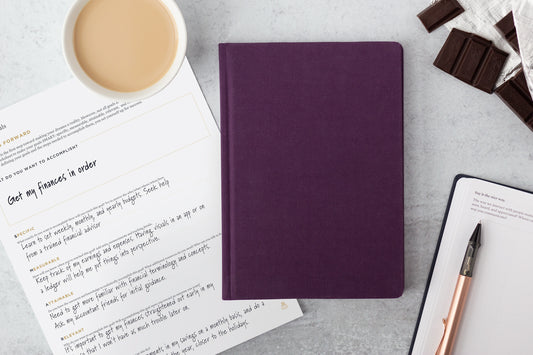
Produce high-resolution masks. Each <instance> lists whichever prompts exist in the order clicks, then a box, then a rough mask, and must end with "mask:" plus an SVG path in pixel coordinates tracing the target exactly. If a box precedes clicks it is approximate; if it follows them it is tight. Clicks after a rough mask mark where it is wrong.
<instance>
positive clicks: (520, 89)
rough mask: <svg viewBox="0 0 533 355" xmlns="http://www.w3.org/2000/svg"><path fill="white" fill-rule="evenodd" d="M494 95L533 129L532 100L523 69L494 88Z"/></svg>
mask: <svg viewBox="0 0 533 355" xmlns="http://www.w3.org/2000/svg"><path fill="white" fill-rule="evenodd" d="M496 95H498V96H499V97H500V98H501V99H502V100H503V102H505V104H506V105H507V106H509V108H510V109H511V110H513V112H514V113H515V114H516V115H517V116H518V117H519V118H520V119H521V120H522V121H523V122H524V123H525V124H526V125H527V126H528V127H529V129H531V130H533V100H532V99H531V94H530V93H529V89H528V87H527V82H526V77H525V75H524V72H523V70H520V71H519V72H518V73H517V74H516V75H515V76H514V77H512V78H511V79H509V80H507V81H506V82H504V83H503V84H502V85H500V86H499V87H498V88H497V89H496Z"/></svg>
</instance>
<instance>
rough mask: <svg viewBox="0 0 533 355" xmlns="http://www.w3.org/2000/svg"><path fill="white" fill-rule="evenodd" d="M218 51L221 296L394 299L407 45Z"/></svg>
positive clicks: (399, 288)
mask: <svg viewBox="0 0 533 355" xmlns="http://www.w3.org/2000/svg"><path fill="white" fill-rule="evenodd" d="M219 50H220V95H221V100H220V101H221V132H222V240H223V259H222V262H223V290H222V294H223V298H224V299H226V300H236V299H264V298H392V297H399V296H400V295H401V294H402V292H403V286H404V278H403V274H404V262H403V260H404V245H403V210H404V207H403V52H402V47H401V46H400V45H399V44H398V43H392V42H369V43H264V44H261V43H258V44H245V43H242V44H233V43H227V44H220V47H219Z"/></svg>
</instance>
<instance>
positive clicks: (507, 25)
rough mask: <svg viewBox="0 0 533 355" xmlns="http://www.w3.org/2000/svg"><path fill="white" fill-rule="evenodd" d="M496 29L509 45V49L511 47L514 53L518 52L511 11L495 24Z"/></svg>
mask: <svg viewBox="0 0 533 355" xmlns="http://www.w3.org/2000/svg"><path fill="white" fill-rule="evenodd" d="M496 29H497V30H498V31H500V33H501V34H502V36H504V37H505V39H506V40H507V42H509V44H510V45H511V47H513V49H514V50H515V51H517V52H519V51H520V48H519V46H518V37H517V35H516V28H515V25H514V18H513V12H512V11H511V12H509V13H508V14H507V15H506V16H505V17H504V18H503V19H501V20H500V22H498V23H497V24H496Z"/></svg>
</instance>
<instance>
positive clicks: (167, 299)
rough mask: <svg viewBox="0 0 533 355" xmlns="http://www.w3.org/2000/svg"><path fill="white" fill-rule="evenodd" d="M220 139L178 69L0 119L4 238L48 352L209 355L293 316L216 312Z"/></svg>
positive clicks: (277, 305)
mask: <svg viewBox="0 0 533 355" xmlns="http://www.w3.org/2000/svg"><path fill="white" fill-rule="evenodd" d="M219 146H220V137H219V132H218V129H217V127H216V125H215V122H214V120H213V117H212V116H211V113H210V111H209V108H208V106H207V103H206V102H205V99H204V97H203V95H202V93H201V91H200V88H199V86H198V84H197V82H196V79H195V78H194V75H193V73H192V70H191V68H190V66H189V64H188V62H185V63H184V65H183V67H182V69H181V71H180V73H179V74H178V76H177V77H176V79H175V80H174V81H173V82H172V84H171V85H169V87H167V88H166V89H165V90H163V91H162V92H161V93H159V94H157V95H155V96H153V97H152V98H149V99H147V100H144V101H142V102H136V103H127V104H124V103H118V102H110V101H109V100H106V99H104V98H101V97H99V96H96V95H94V94H92V93H90V92H88V91H87V90H86V89H85V88H83V87H81V85H80V84H79V83H77V82H76V81H74V80H71V81H68V82H65V83H64V84H61V85H59V86H57V87H54V88H52V89H50V90H47V91H45V92H43V93H41V94H39V95H36V96H34V97H32V98H30V99H28V100H25V101H22V102H20V103H18V104H16V105H14V106H11V107H9V108H7V109H4V110H3V111H1V112H0V172H1V173H0V195H1V196H0V198H1V199H0V210H1V213H0V231H1V240H2V242H3V245H4V247H5V249H6V251H7V254H8V255H9V258H10V259H11V262H12V263H13V266H14V269H15V271H16V273H17V274H18V277H19V279H20V281H21V283H22V286H23V288H24V291H25V293H26V295H27V297H28V300H29V302H30V303H31V305H32V307H33V309H34V311H35V314H36V316H37V319H38V320H39V322H40V324H41V327H42V329H43V332H44V334H45V336H46V338H47V340H48V342H49V344H50V347H51V348H52V350H53V351H54V353H56V354H104V353H105V354H212V353H215V352H220V351H222V350H225V349H227V348H229V347H232V346H234V345H236V344H238V343H241V342H244V341H246V340H248V339H250V338H252V337H254V336H257V335H259V334H261V333H263V332H266V331H268V330H270V329H272V328H274V327H277V326H279V325H281V324H284V323H286V322H288V321H291V320H293V319H295V318H297V317H299V316H301V315H302V313H301V310H300V308H299V306H298V303H297V302H296V301H295V300H269V301H232V302H224V301H222V300H221V235H220V233H221V217H220V214H221V211H220V205H221V203H220V182H219V181H220V180H219V179H220V152H219Z"/></svg>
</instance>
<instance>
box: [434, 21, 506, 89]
mask: <svg viewBox="0 0 533 355" xmlns="http://www.w3.org/2000/svg"><path fill="white" fill-rule="evenodd" d="M507 57H508V54H507V53H505V52H503V51H501V50H500V49H498V48H496V47H495V46H494V45H493V44H492V42H491V41H489V40H486V39H485V38H482V37H479V36H476V35H474V34H472V33H468V32H464V31H461V30H458V29H456V28H454V29H453V30H452V31H451V33H450V35H449V36H448V39H447V40H446V42H445V43H444V46H443V47H442V49H441V51H440V53H439V55H438V56H437V58H436V59H435V62H434V63H433V65H435V66H436V67H437V68H439V69H441V70H443V71H445V72H447V73H448V74H451V75H453V76H455V77H456V78H458V79H460V80H462V81H464V82H465V83H467V84H470V85H472V86H474V87H476V88H478V89H480V90H483V91H485V92H488V93H489V94H491V93H492V92H493V91H494V85H495V84H496V81H497V80H498V76H499V75H500V72H501V71H502V68H503V66H504V64H505V61H506V60H507Z"/></svg>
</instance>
